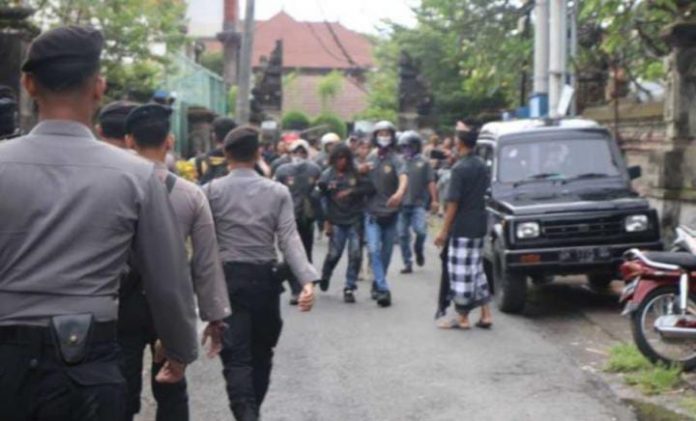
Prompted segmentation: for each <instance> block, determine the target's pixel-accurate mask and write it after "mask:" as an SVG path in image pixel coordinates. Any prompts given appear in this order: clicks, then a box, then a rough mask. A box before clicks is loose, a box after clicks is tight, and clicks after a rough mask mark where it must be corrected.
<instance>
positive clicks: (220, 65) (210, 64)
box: [201, 52, 225, 76]
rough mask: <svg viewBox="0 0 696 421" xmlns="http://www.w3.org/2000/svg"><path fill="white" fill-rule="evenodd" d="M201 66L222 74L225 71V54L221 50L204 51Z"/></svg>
mask: <svg viewBox="0 0 696 421" xmlns="http://www.w3.org/2000/svg"><path fill="white" fill-rule="evenodd" d="M201 66H203V67H205V68H206V69H208V70H210V71H211V72H213V73H215V74H217V75H219V76H222V75H223V74H224V73H225V56H224V55H223V54H222V53H221V52H212V53H203V54H202V55H201Z"/></svg>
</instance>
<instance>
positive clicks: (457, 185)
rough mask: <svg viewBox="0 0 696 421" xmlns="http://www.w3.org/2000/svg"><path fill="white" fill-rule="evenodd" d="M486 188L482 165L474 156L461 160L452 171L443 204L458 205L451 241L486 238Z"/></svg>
mask: <svg viewBox="0 0 696 421" xmlns="http://www.w3.org/2000/svg"><path fill="white" fill-rule="evenodd" d="M489 185H490V181H489V179H488V169H487V168H486V164H485V163H484V162H483V161H482V160H481V158H479V157H477V156H475V155H469V156H465V157H463V158H462V159H460V160H459V162H457V163H456V164H455V165H454V166H453V167H452V173H451V178H450V187H449V192H448V193H447V201H448V202H456V203H458V204H459V208H458V209H457V216H456V217H455V219H454V227H453V230H452V236H453V237H466V238H481V237H484V236H485V235H486V229H487V227H486V224H487V215H486V190H487V189H488V186H489Z"/></svg>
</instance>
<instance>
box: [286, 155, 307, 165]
mask: <svg viewBox="0 0 696 421" xmlns="http://www.w3.org/2000/svg"><path fill="white" fill-rule="evenodd" d="M290 160H291V161H292V163H293V164H299V163H300V162H304V161H305V158H303V157H301V156H299V155H293V156H292V158H291V159H290Z"/></svg>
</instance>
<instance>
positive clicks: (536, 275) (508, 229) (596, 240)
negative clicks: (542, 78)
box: [476, 120, 662, 313]
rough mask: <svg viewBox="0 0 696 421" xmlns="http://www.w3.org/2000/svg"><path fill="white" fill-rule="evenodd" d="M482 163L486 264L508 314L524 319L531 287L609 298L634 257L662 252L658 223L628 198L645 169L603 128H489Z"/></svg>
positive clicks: (568, 124)
mask: <svg viewBox="0 0 696 421" xmlns="http://www.w3.org/2000/svg"><path fill="white" fill-rule="evenodd" d="M476 153H477V154H478V155H479V156H481V157H482V158H483V159H484V161H485V162H486V164H487V165H488V166H489V168H490V170H491V189H490V196H489V199H488V212H489V235H488V236H487V238H486V244H485V264H486V271H487V273H488V276H489V277H492V279H493V280H494V285H493V286H494V290H495V296H496V302H497V304H498V307H499V308H500V309H501V310H502V311H504V312H509V313H519V312H521V311H522V310H523V309H524V305H525V299H526V291H527V280H528V278H530V279H531V280H532V282H534V283H537V284H540V283H546V282H551V281H552V280H553V277H554V276H555V275H573V274H583V275H587V278H588V281H589V283H590V284H591V286H593V287H595V288H605V287H607V286H608V284H609V283H610V282H611V281H612V280H613V279H615V275H616V272H617V269H618V266H619V264H620V262H621V257H622V254H623V253H624V252H625V251H626V250H627V249H630V248H633V247H637V248H641V249H649V250H660V249H662V243H661V240H660V230H659V223H658V218H657V213H656V212H655V210H654V209H651V208H650V206H649V205H648V202H647V200H645V199H642V198H640V197H638V195H637V194H636V193H635V192H634V191H633V190H632V188H631V180H632V179H635V178H638V177H640V175H641V170H640V167H631V168H627V167H626V165H625V163H624V160H623V158H622V156H621V153H620V150H619V148H618V145H617V144H616V142H615V141H614V140H613V138H612V136H611V135H610V133H609V132H608V131H607V130H606V129H604V128H601V127H600V126H599V125H597V124H596V123H594V122H591V121H587V120H560V121H555V122H549V121H541V120H520V121H514V122H500V123H489V124H487V125H485V126H484V127H483V129H482V130H481V134H480V136H479V142H478V146H477V150H476Z"/></svg>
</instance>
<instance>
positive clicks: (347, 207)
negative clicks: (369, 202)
mask: <svg viewBox="0 0 696 421" xmlns="http://www.w3.org/2000/svg"><path fill="white" fill-rule="evenodd" d="M317 186H318V187H319V190H320V191H321V192H322V194H323V195H324V196H325V197H327V198H328V199H329V200H328V204H327V205H328V206H327V214H326V219H327V220H328V221H329V222H331V223H332V224H334V225H353V224H356V223H358V222H360V220H361V219H362V217H363V214H364V211H365V201H366V197H367V196H369V195H370V194H373V193H374V191H375V188H374V186H373V185H372V183H371V182H370V180H369V179H368V178H367V177H365V176H362V175H360V174H357V173H345V174H338V172H337V171H336V170H335V169H333V168H332V167H329V168H327V169H326V170H325V171H324V172H323V173H322V175H321V178H320V179H319V182H318V183H317ZM346 190H348V191H350V192H351V194H350V195H349V196H347V197H345V198H342V199H339V198H338V194H339V193H341V192H344V191H346Z"/></svg>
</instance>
